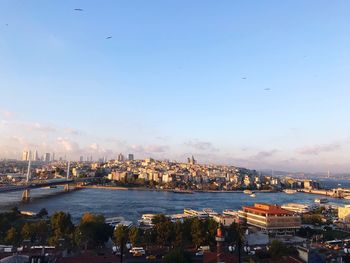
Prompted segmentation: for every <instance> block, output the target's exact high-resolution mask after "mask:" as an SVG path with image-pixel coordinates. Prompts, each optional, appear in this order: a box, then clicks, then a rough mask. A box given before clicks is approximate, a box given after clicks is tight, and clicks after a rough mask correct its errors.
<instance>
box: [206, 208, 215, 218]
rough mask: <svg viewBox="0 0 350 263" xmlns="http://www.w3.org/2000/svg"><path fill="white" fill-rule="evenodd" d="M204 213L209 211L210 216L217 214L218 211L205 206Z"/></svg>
mask: <svg viewBox="0 0 350 263" xmlns="http://www.w3.org/2000/svg"><path fill="white" fill-rule="evenodd" d="M203 212H204V213H207V214H208V216H209V217H213V216H217V215H218V213H216V212H215V211H214V210H213V209H211V208H204V209H203Z"/></svg>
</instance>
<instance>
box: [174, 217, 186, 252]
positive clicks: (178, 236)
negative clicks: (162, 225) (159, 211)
mask: <svg viewBox="0 0 350 263" xmlns="http://www.w3.org/2000/svg"><path fill="white" fill-rule="evenodd" d="M183 245H184V242H183V225H182V223H181V222H176V223H175V241H174V247H176V248H180V247H183Z"/></svg>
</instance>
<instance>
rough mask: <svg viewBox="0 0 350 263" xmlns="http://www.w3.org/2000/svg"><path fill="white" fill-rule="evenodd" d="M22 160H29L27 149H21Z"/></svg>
mask: <svg viewBox="0 0 350 263" xmlns="http://www.w3.org/2000/svg"><path fill="white" fill-rule="evenodd" d="M22 161H29V151H23V153H22Z"/></svg>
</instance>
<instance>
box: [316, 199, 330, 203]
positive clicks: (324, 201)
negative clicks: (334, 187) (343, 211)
mask: <svg viewBox="0 0 350 263" xmlns="http://www.w3.org/2000/svg"><path fill="white" fill-rule="evenodd" d="M315 203H317V204H326V203H328V199H327V198H316V199H315Z"/></svg>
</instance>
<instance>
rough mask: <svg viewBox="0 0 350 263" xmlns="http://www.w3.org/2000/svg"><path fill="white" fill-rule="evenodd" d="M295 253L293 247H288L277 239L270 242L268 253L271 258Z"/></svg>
mask: <svg viewBox="0 0 350 263" xmlns="http://www.w3.org/2000/svg"><path fill="white" fill-rule="evenodd" d="M295 253H297V252H296V249H295V248H294V247H288V246H286V245H285V244H283V243H282V242H281V241H279V240H273V241H272V242H271V244H270V249H269V254H270V256H271V257H272V258H281V257H282V256H286V255H291V254H295Z"/></svg>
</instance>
